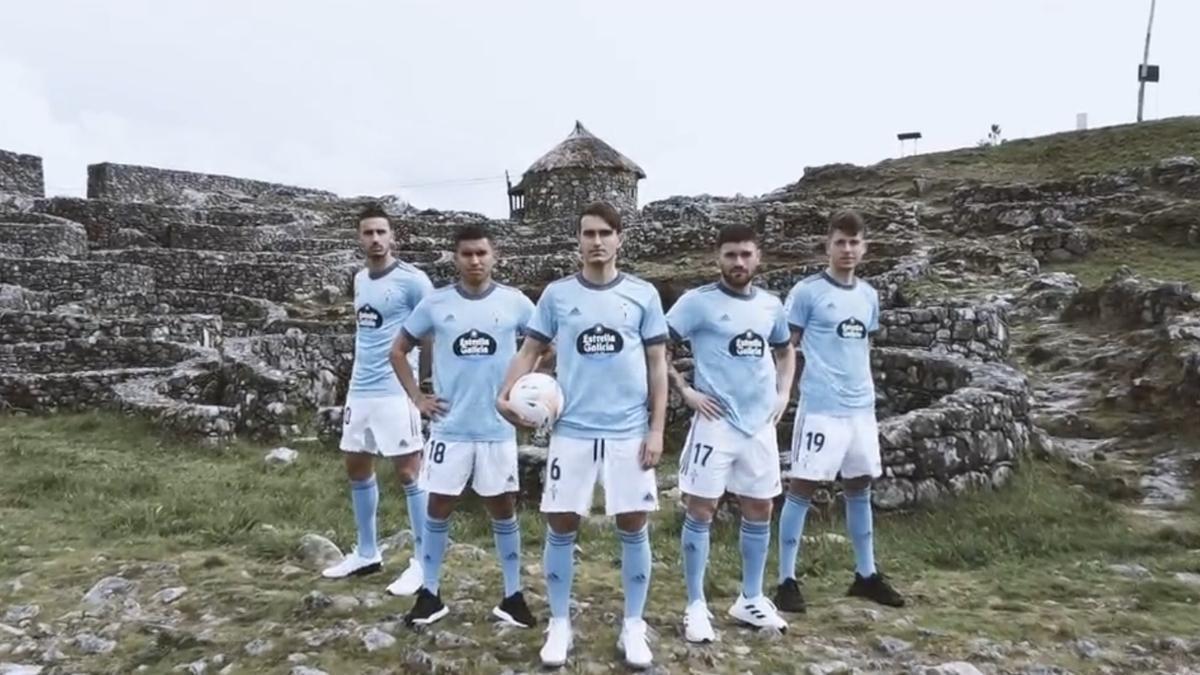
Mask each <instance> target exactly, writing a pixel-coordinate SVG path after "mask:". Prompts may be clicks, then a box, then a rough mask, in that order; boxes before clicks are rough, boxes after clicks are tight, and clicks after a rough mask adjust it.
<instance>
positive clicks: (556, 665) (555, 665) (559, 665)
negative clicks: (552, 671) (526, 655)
mask: <svg viewBox="0 0 1200 675" xmlns="http://www.w3.org/2000/svg"><path fill="white" fill-rule="evenodd" d="M572 646H574V645H571V646H568V647H567V655H566V656H564V657H563V660H562V661H547V660H546V658H545V657H543V656H542V655H540V654H539V655H538V659H540V660H541V662H542V667H543V668H562V667H563V666H565V665H567V661H569V660H571V647H572Z"/></svg>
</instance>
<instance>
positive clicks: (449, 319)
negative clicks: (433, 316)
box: [442, 314, 454, 323]
mask: <svg viewBox="0 0 1200 675" xmlns="http://www.w3.org/2000/svg"><path fill="white" fill-rule="evenodd" d="M453 321H454V315H453V314H447V315H446V317H445V318H444V319H442V323H451V322H453Z"/></svg>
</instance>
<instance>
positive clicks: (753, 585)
mask: <svg viewBox="0 0 1200 675" xmlns="http://www.w3.org/2000/svg"><path fill="white" fill-rule="evenodd" d="M741 544H742V597H744V598H746V599H747V600H750V599H753V598H757V597H758V596H760V595H762V580H763V571H764V570H765V569H766V567H767V549H768V548H769V547H770V546H771V521H770V520H763V521H759V522H754V521H752V520H746V519H745V518H743V519H742V537H741Z"/></svg>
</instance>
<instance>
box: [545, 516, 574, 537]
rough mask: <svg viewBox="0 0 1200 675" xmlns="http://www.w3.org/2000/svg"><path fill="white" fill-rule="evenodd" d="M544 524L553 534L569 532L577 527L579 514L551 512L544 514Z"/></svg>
mask: <svg viewBox="0 0 1200 675" xmlns="http://www.w3.org/2000/svg"><path fill="white" fill-rule="evenodd" d="M546 525H547V527H549V528H550V531H551V532H553V533H554V534H571V533H573V532H575V531H576V530H578V529H579V514H578V513H551V514H548V515H547V516H546Z"/></svg>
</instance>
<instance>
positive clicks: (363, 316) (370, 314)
mask: <svg viewBox="0 0 1200 675" xmlns="http://www.w3.org/2000/svg"><path fill="white" fill-rule="evenodd" d="M357 316H358V327H359V328H379V327H380V326H382V325H383V315H382V314H380V313H379V310H377V309H375V308H374V307H372V306H370V305H363V306H362V307H359V308H358V312H357Z"/></svg>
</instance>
